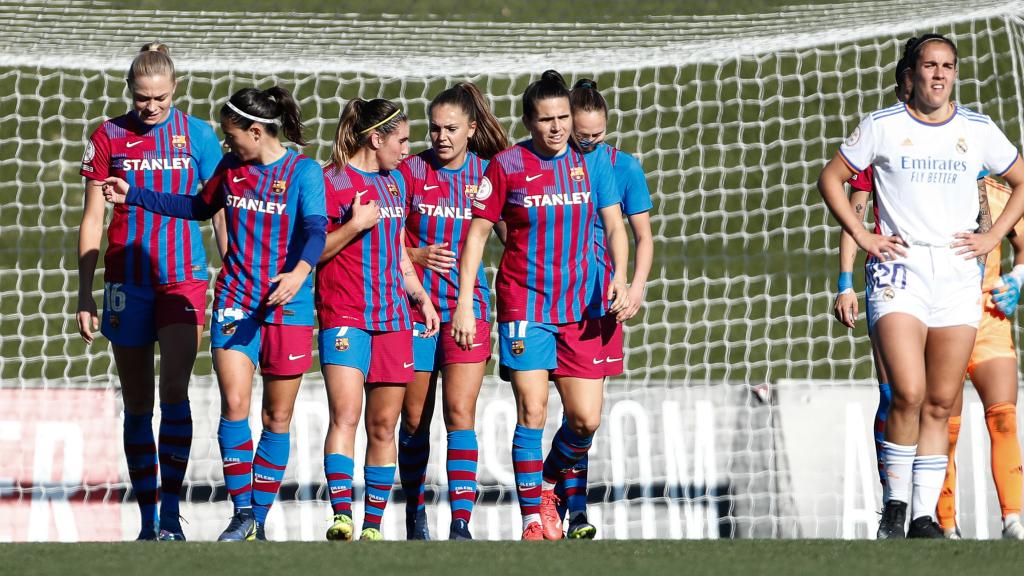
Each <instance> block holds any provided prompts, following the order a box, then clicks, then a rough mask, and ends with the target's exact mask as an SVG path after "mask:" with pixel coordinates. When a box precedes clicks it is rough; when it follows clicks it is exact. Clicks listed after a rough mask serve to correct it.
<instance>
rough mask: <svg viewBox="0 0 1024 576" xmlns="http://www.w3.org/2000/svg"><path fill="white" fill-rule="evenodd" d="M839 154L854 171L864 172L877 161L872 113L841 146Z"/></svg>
mask: <svg viewBox="0 0 1024 576" xmlns="http://www.w3.org/2000/svg"><path fill="white" fill-rule="evenodd" d="M839 154H840V155H841V156H842V157H843V160H844V161H845V162H846V164H847V165H849V167H850V168H852V169H853V171H854V172H863V171H864V170H865V169H866V168H867V167H868V166H870V165H871V163H872V162H874V161H875V122H874V120H873V119H872V118H871V116H870V115H868V116H865V117H864V119H863V120H861V122H860V126H857V127H856V128H854V129H853V133H852V134H850V136H849V137H848V138H847V139H846V140H845V141H844V142H843V143H842V144H841V145H840V146H839Z"/></svg>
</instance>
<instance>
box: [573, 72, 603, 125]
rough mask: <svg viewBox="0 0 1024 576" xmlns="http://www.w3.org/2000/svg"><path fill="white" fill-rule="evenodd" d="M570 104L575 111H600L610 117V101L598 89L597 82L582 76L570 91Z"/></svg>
mask: <svg viewBox="0 0 1024 576" xmlns="http://www.w3.org/2000/svg"><path fill="white" fill-rule="evenodd" d="M569 106H570V107H571V108H572V111H573V112H600V113H602V114H604V117H605V118H607V117H608V103H607V102H605V99H604V96H602V95H601V93H600V92H598V90H597V82H594V81H593V80H591V79H590V78H581V79H580V80H578V81H577V82H576V84H574V85H573V87H572V91H571V92H570V93H569Z"/></svg>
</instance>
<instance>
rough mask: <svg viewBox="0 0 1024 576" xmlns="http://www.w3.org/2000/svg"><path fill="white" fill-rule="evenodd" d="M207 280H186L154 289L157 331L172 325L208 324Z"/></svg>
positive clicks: (154, 312)
mask: <svg viewBox="0 0 1024 576" xmlns="http://www.w3.org/2000/svg"><path fill="white" fill-rule="evenodd" d="M206 288H207V281H206V280H186V281H184V282H175V283H173V284H159V285H157V286H154V287H153V292H154V294H155V296H156V298H155V301H154V302H153V322H154V324H155V325H156V329H157V330H159V329H161V328H163V327H164V326H171V325H172V324H192V325H194V326H202V325H203V324H204V323H205V322H206Z"/></svg>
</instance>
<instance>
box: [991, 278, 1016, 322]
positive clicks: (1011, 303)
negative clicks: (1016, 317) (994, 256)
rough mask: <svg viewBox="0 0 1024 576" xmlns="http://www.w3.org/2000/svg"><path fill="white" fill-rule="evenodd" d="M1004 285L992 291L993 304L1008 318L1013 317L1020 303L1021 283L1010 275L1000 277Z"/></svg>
mask: <svg viewBox="0 0 1024 576" xmlns="http://www.w3.org/2000/svg"><path fill="white" fill-rule="evenodd" d="M999 280H1001V281H1002V284H1001V285H999V286H996V287H995V288H993V289H992V302H993V303H994V304H995V305H996V308H999V311H1000V312H1002V313H1003V314H1004V315H1006V316H1013V313H1014V312H1016V311H1017V303H1018V302H1020V281H1019V280H1017V278H1015V277H1014V276H1012V275H1010V274H1003V275H1002V276H1000V277H999Z"/></svg>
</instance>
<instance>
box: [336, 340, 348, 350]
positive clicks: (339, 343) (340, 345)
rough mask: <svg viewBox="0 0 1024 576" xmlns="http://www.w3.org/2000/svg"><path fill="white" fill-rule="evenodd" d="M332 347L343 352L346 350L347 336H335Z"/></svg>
mask: <svg viewBox="0 0 1024 576" xmlns="http://www.w3.org/2000/svg"><path fill="white" fill-rule="evenodd" d="M334 349H335V350H337V351H338V352H344V351H345V350H348V338H335V339H334Z"/></svg>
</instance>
